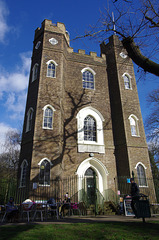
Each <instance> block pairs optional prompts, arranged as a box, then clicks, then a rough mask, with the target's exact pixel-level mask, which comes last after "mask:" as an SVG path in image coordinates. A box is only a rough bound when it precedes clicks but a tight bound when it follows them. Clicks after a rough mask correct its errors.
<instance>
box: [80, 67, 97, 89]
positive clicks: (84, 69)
mask: <svg viewBox="0 0 159 240" xmlns="http://www.w3.org/2000/svg"><path fill="white" fill-rule="evenodd" d="M87 71H88V72H90V73H91V74H92V75H93V88H90V87H84V86H83V83H84V82H87V83H88V82H89V81H85V80H84V79H83V78H84V76H83V75H84V73H85V72H87ZM81 73H82V87H83V88H84V89H89V90H95V75H96V73H95V71H94V70H93V69H92V68H90V67H86V68H83V69H82V70H81Z"/></svg>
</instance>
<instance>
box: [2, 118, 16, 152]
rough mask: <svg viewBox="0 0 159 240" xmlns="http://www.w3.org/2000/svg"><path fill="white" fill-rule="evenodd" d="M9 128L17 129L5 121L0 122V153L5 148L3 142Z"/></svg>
mask: <svg viewBox="0 0 159 240" xmlns="http://www.w3.org/2000/svg"><path fill="white" fill-rule="evenodd" d="M10 130H17V129H15V128H12V127H10V126H9V125H7V124H5V123H2V122H0V154H1V153H2V152H4V150H5V147H4V144H5V138H6V133H7V132H8V131H10Z"/></svg>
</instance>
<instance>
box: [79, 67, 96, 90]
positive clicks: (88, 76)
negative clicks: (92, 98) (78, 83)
mask: <svg viewBox="0 0 159 240" xmlns="http://www.w3.org/2000/svg"><path fill="white" fill-rule="evenodd" d="M81 72H82V81H83V88H87V89H94V88H95V86H94V85H95V81H94V77H95V72H94V71H93V70H92V69H91V68H84V69H82V71H81Z"/></svg>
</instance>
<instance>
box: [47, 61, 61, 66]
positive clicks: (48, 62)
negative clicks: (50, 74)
mask: <svg viewBox="0 0 159 240" xmlns="http://www.w3.org/2000/svg"><path fill="white" fill-rule="evenodd" d="M52 62H53V64H55V66H58V64H57V63H56V62H55V61H54V60H52V59H51V60H49V61H47V62H46V64H47V65H49V64H50V63H52Z"/></svg>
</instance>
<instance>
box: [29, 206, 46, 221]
mask: <svg viewBox="0 0 159 240" xmlns="http://www.w3.org/2000/svg"><path fill="white" fill-rule="evenodd" d="M43 205H44V204H43V203H36V204H35V212H34V215H33V218H32V220H33V221H34V220H35V218H36V215H37V213H40V216H41V221H42V222H43V212H44V211H45V209H44V208H43Z"/></svg>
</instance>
